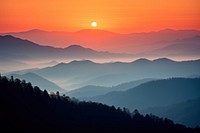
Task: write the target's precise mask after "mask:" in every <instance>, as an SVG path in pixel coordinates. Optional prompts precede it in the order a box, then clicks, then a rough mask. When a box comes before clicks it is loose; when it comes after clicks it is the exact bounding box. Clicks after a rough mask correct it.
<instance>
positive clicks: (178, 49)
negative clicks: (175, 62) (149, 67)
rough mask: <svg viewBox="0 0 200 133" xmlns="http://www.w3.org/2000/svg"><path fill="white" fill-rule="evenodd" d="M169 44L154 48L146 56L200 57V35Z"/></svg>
mask: <svg viewBox="0 0 200 133" xmlns="http://www.w3.org/2000/svg"><path fill="white" fill-rule="evenodd" d="M169 44H170V45H168V46H165V47H163V48H159V49H156V50H153V51H151V52H149V53H148V52H147V53H146V56H150V55H154V56H166V57H169V56H171V57H176V56H182V57H199V55H200V53H199V51H200V36H194V37H191V38H185V39H179V40H175V41H171V42H169ZM143 56H144V53H143Z"/></svg>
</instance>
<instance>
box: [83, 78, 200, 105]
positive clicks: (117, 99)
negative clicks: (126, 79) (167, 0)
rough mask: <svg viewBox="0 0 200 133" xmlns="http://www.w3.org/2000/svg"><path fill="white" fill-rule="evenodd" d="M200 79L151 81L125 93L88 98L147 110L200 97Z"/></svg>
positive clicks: (116, 92) (111, 93)
mask: <svg viewBox="0 0 200 133" xmlns="http://www.w3.org/2000/svg"><path fill="white" fill-rule="evenodd" d="M199 88H200V78H194V79H189V78H188V79H187V78H172V79H163V80H155V81H150V82H147V83H144V84H141V85H139V86H137V87H134V88H131V89H129V90H127V91H123V92H118V91H115V92H110V93H108V94H105V95H102V96H96V97H93V98H86V99H87V100H91V101H95V102H101V103H105V104H108V105H114V106H117V107H126V108H129V109H135V108H137V109H146V108H149V107H154V106H167V105H171V104H176V103H179V102H183V101H186V100H189V99H195V98H198V97H200V89H199Z"/></svg>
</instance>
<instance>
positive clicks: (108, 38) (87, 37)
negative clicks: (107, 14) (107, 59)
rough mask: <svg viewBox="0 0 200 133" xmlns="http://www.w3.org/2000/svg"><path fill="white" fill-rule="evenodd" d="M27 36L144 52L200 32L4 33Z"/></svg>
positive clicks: (35, 39)
mask: <svg viewBox="0 0 200 133" xmlns="http://www.w3.org/2000/svg"><path fill="white" fill-rule="evenodd" d="M1 35H13V36H15V37H19V38H22V39H27V40H30V41H33V42H35V43H38V44H44V45H50V46H58V47H63V48H64V47H67V46H70V45H71V44H81V45H82V46H84V47H89V48H93V49H97V50H100V51H111V52H118V53H119V52H120V53H121V52H129V53H134V54H136V53H141V52H142V53H143V52H146V51H151V50H154V49H158V48H163V47H165V46H168V45H170V44H173V41H176V40H178V39H185V38H191V37H194V36H198V35H200V31H196V30H172V29H165V30H161V31H157V32H143V33H130V34H119V33H113V32H109V31H105V30H95V29H85V30H81V31H78V32H56V31H55V32H48V31H42V30H38V29H34V30H30V31H25V32H16V33H4V34H3V33H2V34H1Z"/></svg>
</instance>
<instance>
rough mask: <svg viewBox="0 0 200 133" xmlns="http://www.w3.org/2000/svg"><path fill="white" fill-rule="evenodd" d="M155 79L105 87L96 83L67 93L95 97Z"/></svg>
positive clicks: (75, 95) (74, 95)
mask: <svg viewBox="0 0 200 133" xmlns="http://www.w3.org/2000/svg"><path fill="white" fill-rule="evenodd" d="M151 80H153V79H141V80H136V81H131V82H126V83H122V84H120V85H116V86H112V87H104V86H95V85H87V86H84V87H81V88H78V89H75V90H71V91H68V92H66V93H65V94H66V95H68V96H70V97H76V98H78V97H94V96H97V95H104V94H106V93H108V92H111V91H125V90H128V89H130V88H133V87H136V86H138V85H140V84H142V83H145V82H149V81H151Z"/></svg>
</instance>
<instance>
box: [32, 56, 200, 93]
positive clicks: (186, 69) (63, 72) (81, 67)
mask: <svg viewBox="0 0 200 133" xmlns="http://www.w3.org/2000/svg"><path fill="white" fill-rule="evenodd" d="M199 68H200V60H194V61H182V62H177V61H173V60H169V59H167V58H160V59H156V60H153V61H150V60H145V59H142V60H136V61H134V62H130V63H123V62H114V63H94V62H91V61H88V60H83V61H73V62H70V63H60V64H58V65H56V66H53V67H47V68H43V69H39V70H36V71H32V72H34V73H36V74H38V75H41V76H42V77H44V78H46V79H48V80H50V81H54V82H56V83H60V84H59V86H61V87H62V88H65V89H67V90H72V89H77V88H80V87H83V86H86V85H96V86H105V87H111V86H115V85H117V84H121V83H125V82H130V81H133V80H139V79H143V78H157V79H160V78H169V77H188V76H191V75H193V74H200V72H199Z"/></svg>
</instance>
